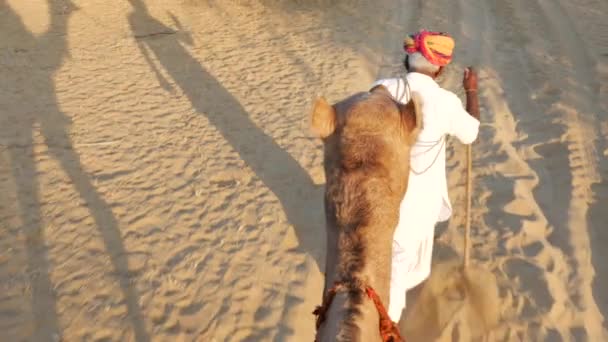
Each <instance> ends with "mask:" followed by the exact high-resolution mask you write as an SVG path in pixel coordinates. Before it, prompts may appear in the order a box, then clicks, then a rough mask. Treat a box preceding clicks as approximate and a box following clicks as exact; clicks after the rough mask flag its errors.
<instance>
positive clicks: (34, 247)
mask: <svg viewBox="0 0 608 342" xmlns="http://www.w3.org/2000/svg"><path fill="white" fill-rule="evenodd" d="M75 10H77V8H76V7H75V6H74V4H72V3H71V2H70V1H69V0H49V15H50V26H49V29H48V31H47V32H45V33H44V34H42V35H39V36H35V35H33V34H32V33H31V32H29V31H28V30H27V28H26V27H25V25H24V24H23V22H22V21H21V19H20V18H19V17H18V15H17V14H16V13H15V12H14V11H12V10H11V8H10V7H9V6H8V5H7V4H6V3H5V1H4V0H0V22H2V25H3V26H4V25H6V26H7V27H9V28H10V30H0V41H2V42H5V41H6V42H9V41H11V40H10V39H13V41H16V40H18V43H16V45H18V46H13V47H12V49H14V51H25V49H22V46H24V47H27V48H35V49H40V51H39V54H36V55H37V56H40V57H39V58H41V59H40V60H39V61H40V64H42V67H35V68H31V66H29V67H30V69H28V70H30V71H31V72H30V71H28V73H27V75H28V77H25V78H19V77H17V81H16V82H15V83H14V84H12V89H11V91H13V90H14V94H26V95H17V96H23V98H20V99H18V100H19V101H21V103H23V104H24V106H23V108H25V109H23V110H20V111H19V112H16V113H15V112H11V113H6V112H4V113H3V114H2V115H8V116H9V117H8V118H2V119H3V120H2V121H5V120H6V121H10V122H11V125H10V127H0V129H2V130H7V131H5V133H6V134H3V135H8V136H14V137H15V139H14V140H13V139H9V141H8V143H7V144H6V146H7V151H8V157H9V162H10V168H11V169H12V174H13V177H14V181H15V183H16V189H17V190H16V191H17V201H18V203H17V205H18V208H19V211H20V217H21V222H22V224H23V226H22V229H21V230H20V231H21V234H23V235H24V237H25V238H24V240H25V249H26V254H27V259H28V265H27V269H28V274H35V275H36V276H35V277H33V278H32V279H31V287H32V297H33V298H32V309H31V310H32V313H33V319H34V321H35V322H34V326H35V329H34V331H33V332H32V336H31V340H33V341H48V340H49V339H53V338H61V335H62V332H61V331H60V324H59V319H58V314H57V308H56V298H55V294H54V289H53V288H54V286H53V284H52V282H51V280H50V273H51V269H52V266H51V264H50V262H49V256H48V251H49V248H48V247H47V245H46V242H45V227H44V224H43V222H44V219H43V217H42V213H41V200H40V194H39V182H38V180H37V170H36V162H35V158H34V134H35V128H34V126H35V125H38V126H39V127H40V132H41V134H42V136H43V138H44V141H45V143H46V145H47V147H48V154H49V155H50V156H51V157H52V158H54V159H56V160H57V161H58V163H59V164H60V165H61V168H62V169H63V171H64V172H65V173H66V174H67V176H68V177H69V179H70V181H71V182H72V184H73V186H74V188H75V189H76V191H77V192H78V194H79V196H80V197H81V198H82V200H83V201H84V202H85V203H86V205H87V206H88V209H89V211H90V213H91V216H92V217H93V219H94V220H95V224H96V226H97V229H98V230H99V232H100V235H101V236H102V237H103V240H104V243H105V246H106V249H107V253H108V254H109V255H110V259H111V262H112V266H113V268H114V272H115V274H116V276H117V277H118V281H119V283H120V288H121V290H122V292H123V295H124V298H125V301H126V304H127V309H128V317H129V320H130V322H131V325H132V328H133V331H134V334H135V340H136V341H149V340H150V338H149V336H148V334H147V333H146V330H145V327H144V322H143V317H142V313H141V310H140V308H139V304H138V301H139V297H138V295H137V292H136V290H135V289H134V288H133V286H132V285H131V283H130V279H129V278H128V277H129V275H128V274H129V272H128V261H127V254H126V250H125V247H124V244H123V241H122V238H121V234H120V229H119V226H118V223H117V221H116V218H115V217H114V215H113V213H112V211H111V209H110V207H109V206H108V204H107V203H106V202H105V201H104V200H103V198H102V197H101V196H100V195H99V194H98V192H97V190H96V189H95V187H94V186H93V184H92V183H91V180H90V179H89V176H88V175H87V173H86V172H85V171H84V170H83V168H82V165H81V163H80V157H79V155H78V154H77V153H76V151H75V150H74V148H73V146H72V142H71V140H70V137H69V125H70V118H69V117H68V116H67V115H66V114H64V113H62V111H61V109H60V106H59V103H58V99H57V91H56V87H55V82H54V74H55V73H56V72H57V71H58V70H59V68H60V67H61V65H62V62H63V59H64V57H65V56H66V55H67V53H68V52H67V51H68V44H67V22H68V19H69V17H70V14H71V13H72V12H73V11H75ZM4 34H7V35H10V36H4ZM3 36H4V37H3ZM15 38H16V39H15ZM9 48H11V47H10V46H9ZM25 52H27V51H25ZM32 54H33V53H32ZM36 58H38V57H36ZM9 74H10V73H9ZM32 88H35V90H32ZM9 94H10V92H9ZM28 95H29V96H28ZM20 108H21V107H20ZM7 119H8V120H7ZM8 130H10V131H8ZM53 336H54V337H53Z"/></svg>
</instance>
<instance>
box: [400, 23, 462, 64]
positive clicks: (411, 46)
mask: <svg viewBox="0 0 608 342" xmlns="http://www.w3.org/2000/svg"><path fill="white" fill-rule="evenodd" d="M403 48H404V49H405V51H406V52H407V53H415V52H420V53H421V54H422V55H423V56H424V57H425V58H426V59H427V60H428V61H429V62H431V63H432V64H434V65H437V66H445V65H447V64H449V63H450V62H451V61H452V52H453V51H454V39H452V37H450V36H449V35H448V34H447V33H443V32H430V31H426V30H421V31H420V32H418V33H416V34H413V35H409V36H407V37H406V38H405V41H404V42H403Z"/></svg>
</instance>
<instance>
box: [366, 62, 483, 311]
mask: <svg viewBox="0 0 608 342" xmlns="http://www.w3.org/2000/svg"><path fill="white" fill-rule="evenodd" d="M406 79H407V86H406V82H404V80H403V79H402V78H391V79H382V80H379V81H376V82H375V83H374V84H373V85H372V87H373V86H375V85H379V84H382V85H384V86H386V87H387V88H388V90H389V91H390V92H391V94H392V95H393V96H394V97H395V98H396V99H397V100H399V101H400V102H403V103H406V102H407V101H409V94H410V92H418V93H419V94H420V96H421V97H422V100H423V104H422V115H423V126H422V131H421V132H420V135H419V137H418V140H417V142H416V144H415V145H414V146H413V147H412V151H411V158H410V160H411V161H410V163H411V164H410V165H411V170H410V175H409V182H408V188H407V191H406V194H405V196H404V198H403V200H402V202H401V208H400V213H399V223H398V225H397V228H396V230H395V234H394V237H393V257H392V258H393V260H392V273H391V290H390V304H389V309H388V311H389V315H390V317H391V319H392V320H393V321H395V322H398V321H399V319H400V317H401V312H402V311H403V308H405V295H406V291H407V290H409V289H411V288H413V287H415V286H416V285H418V284H420V283H421V282H422V281H424V280H425V279H426V278H427V277H428V276H429V274H430V272H431V257H432V253H433V238H434V231H435V224H436V223H437V222H440V221H446V220H447V219H448V218H449V217H450V216H451V214H452V205H451V203H450V199H449V197H448V187H447V179H446V169H445V137H446V135H453V136H456V137H457V138H458V139H459V140H460V141H461V142H462V143H464V144H470V143H472V142H473V141H474V140H475V139H476V138H477V134H478V131H479V121H478V120H477V119H475V118H474V117H472V116H471V115H469V113H467V111H466V110H465V109H464V107H463V105H462V101H461V100H460V99H459V98H458V96H456V94H454V93H452V92H450V91H447V90H445V89H443V88H441V87H439V85H438V84H437V83H436V82H435V81H434V80H433V79H432V78H431V77H429V76H426V75H424V74H420V73H408V74H407V76H406Z"/></svg>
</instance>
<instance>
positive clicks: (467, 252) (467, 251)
mask: <svg viewBox="0 0 608 342" xmlns="http://www.w3.org/2000/svg"><path fill="white" fill-rule="evenodd" d="M471 145H472V144H468V145H467V188H466V202H467V203H466V210H465V215H466V216H465V223H464V259H463V261H462V264H463V267H464V268H467V267H468V266H469V259H470V256H471V197H472V187H473V184H472V183H473V152H472V146H471Z"/></svg>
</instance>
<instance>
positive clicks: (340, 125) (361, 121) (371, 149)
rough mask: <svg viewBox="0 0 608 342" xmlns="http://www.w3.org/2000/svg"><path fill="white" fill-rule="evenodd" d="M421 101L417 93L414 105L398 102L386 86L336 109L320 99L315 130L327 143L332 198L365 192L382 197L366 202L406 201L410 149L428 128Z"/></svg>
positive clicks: (328, 187) (313, 122)
mask: <svg viewBox="0 0 608 342" xmlns="http://www.w3.org/2000/svg"><path fill="white" fill-rule="evenodd" d="M420 101H421V100H420V97H419V96H418V94H416V93H413V94H412V100H410V102H409V103H407V104H405V105H404V104H401V103H398V102H396V101H395V100H394V99H393V98H392V97H391V96H390V94H389V93H388V90H387V89H386V88H384V87H382V86H379V87H376V88H375V89H373V90H372V91H370V92H365V93H358V94H355V95H352V96H350V97H348V98H347V99H344V100H342V101H340V102H338V103H336V104H334V105H330V104H329V103H327V101H326V100H325V99H324V98H323V97H320V98H318V99H317V100H316V102H315V105H314V108H313V111H312V114H311V126H312V130H313V132H315V133H316V134H317V135H318V136H319V137H320V138H321V139H322V140H323V145H324V150H325V157H324V167H325V175H326V193H328V192H331V191H332V190H331V189H332V188H334V189H337V188H340V189H342V190H339V192H343V191H345V190H344V188H345V187H363V188H366V189H370V190H371V189H373V190H374V192H375V191H377V192H378V195H377V196H371V195H370V194H368V195H365V197H367V201H366V202H370V201H373V200H374V199H373V198H372V197H379V196H384V198H385V199H386V200H387V201H388V200H390V199H391V198H392V197H395V198H398V199H399V201H400V199H401V198H402V197H403V195H404V194H405V188H406V187H407V179H408V175H409V157H410V147H411V146H412V144H413V143H414V142H415V140H416V137H417V135H418V133H419V131H420V129H421V126H422V117H421V111H420V105H421V103H420ZM336 196H339V195H338V194H336ZM386 196H391V198H386ZM330 197H331V195H330ZM334 197H335V196H334ZM332 199H333V200H334V201H335V200H337V199H336V198H329V200H332ZM377 200H381V199H377ZM392 202H394V201H392ZM397 202H398V201H397Z"/></svg>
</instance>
